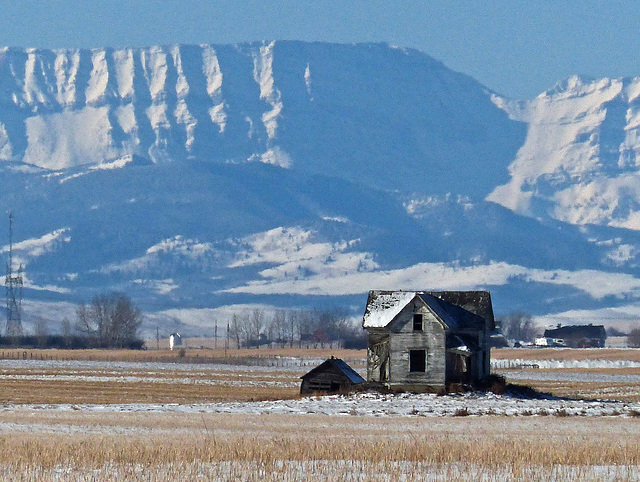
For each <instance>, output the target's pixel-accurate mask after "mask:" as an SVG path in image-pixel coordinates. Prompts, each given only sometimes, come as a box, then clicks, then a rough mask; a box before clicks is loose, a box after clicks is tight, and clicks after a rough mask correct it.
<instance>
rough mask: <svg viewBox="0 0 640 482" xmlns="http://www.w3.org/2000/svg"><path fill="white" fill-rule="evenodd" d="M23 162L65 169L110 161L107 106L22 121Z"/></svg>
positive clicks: (115, 152) (110, 149)
mask: <svg viewBox="0 0 640 482" xmlns="http://www.w3.org/2000/svg"><path fill="white" fill-rule="evenodd" d="M25 127H26V132H27V143H28V145H27V149H26V151H25V154H24V162H25V163H27V164H32V165H35V166H38V167H42V168H45V169H55V170H60V169H66V168H70V167H76V166H78V165H83V164H91V163H96V162H99V161H102V160H108V159H113V158H115V157H118V156H117V151H116V150H115V149H114V148H113V141H112V138H111V134H110V131H111V123H110V121H109V108H108V107H85V108H84V109H79V110H75V111H63V112H59V113H54V114H48V115H40V116H37V117H29V118H27V119H26V120H25Z"/></svg>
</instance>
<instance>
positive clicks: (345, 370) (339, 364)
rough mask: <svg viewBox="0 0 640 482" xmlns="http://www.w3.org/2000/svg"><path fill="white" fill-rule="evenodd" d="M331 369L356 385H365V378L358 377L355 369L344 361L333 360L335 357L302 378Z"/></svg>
mask: <svg viewBox="0 0 640 482" xmlns="http://www.w3.org/2000/svg"><path fill="white" fill-rule="evenodd" d="M329 368H334V369H335V370H337V371H338V372H339V373H341V374H342V375H344V376H345V377H347V378H348V379H349V381H350V382H351V383H354V384H356V383H364V381H365V380H364V378H362V377H361V376H360V375H358V372H356V371H355V370H354V369H353V368H351V367H350V366H349V365H347V363H346V362H345V361H344V360H341V359H340V358H333V357H331V358H329V359H328V360H325V361H324V362H322V363H321V364H320V365H318V366H317V367H315V368H314V369H313V370H311V371H310V372H308V373H306V374H305V375H302V376H301V377H300V378H303V379H304V378H309V377H311V376H313V375H315V374H316V373H318V372H320V371H324V370H327V369H329Z"/></svg>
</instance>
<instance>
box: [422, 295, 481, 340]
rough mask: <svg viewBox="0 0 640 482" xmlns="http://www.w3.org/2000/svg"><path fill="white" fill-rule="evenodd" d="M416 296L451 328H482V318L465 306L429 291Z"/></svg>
mask: <svg viewBox="0 0 640 482" xmlns="http://www.w3.org/2000/svg"><path fill="white" fill-rule="evenodd" d="M418 296H419V297H420V299H421V300H422V301H424V302H425V304H426V305H427V306H428V307H429V308H431V310H433V312H434V313H435V314H436V315H438V317H439V318H440V319H441V320H442V321H443V322H444V324H445V325H447V326H448V327H449V329H451V330H463V329H467V330H479V331H481V330H483V329H484V324H485V320H484V318H482V317H480V316H478V315H476V314H475V313H472V312H471V311H469V310H466V309H465V308H461V307H460V306H456V305H454V304H452V303H449V302H447V301H445V300H443V299H441V298H437V297H435V296H433V295H432V294H430V293H419V294H418Z"/></svg>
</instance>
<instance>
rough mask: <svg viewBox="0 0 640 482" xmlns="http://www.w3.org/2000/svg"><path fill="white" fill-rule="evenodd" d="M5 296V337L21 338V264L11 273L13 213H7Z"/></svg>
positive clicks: (22, 283) (22, 282)
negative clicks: (7, 254) (7, 257)
mask: <svg viewBox="0 0 640 482" xmlns="http://www.w3.org/2000/svg"><path fill="white" fill-rule="evenodd" d="M4 285H5V288H6V294H7V336H10V337H16V336H22V287H23V285H24V281H23V279H22V264H20V267H19V268H18V272H17V273H14V272H13V212H11V211H9V261H8V262H7V276H6V277H5V279H4Z"/></svg>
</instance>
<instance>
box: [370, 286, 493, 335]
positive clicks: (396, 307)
mask: <svg viewBox="0 0 640 482" xmlns="http://www.w3.org/2000/svg"><path fill="white" fill-rule="evenodd" d="M416 296H419V297H420V299H421V300H422V301H423V302H424V303H425V304H426V305H427V306H429V308H430V309H431V310H433V312H434V313H435V314H436V315H437V316H438V317H439V318H440V319H441V320H442V321H443V322H444V323H445V324H446V325H447V326H448V327H449V328H451V329H454V330H459V329H477V330H483V329H487V330H493V329H494V324H495V322H494V318H493V306H492V304H491V294H490V293H489V292H488V291H380V290H371V291H369V298H368V299H367V306H366V308H365V312H364V317H363V319H362V327H363V328H384V327H386V326H387V325H388V324H389V323H391V322H392V321H393V320H394V319H395V318H396V316H398V314H400V312H401V311H402V310H403V309H404V308H405V307H406V306H407V305H408V304H409V303H410V302H411V301H413V299H414V298H415V297H416Z"/></svg>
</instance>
